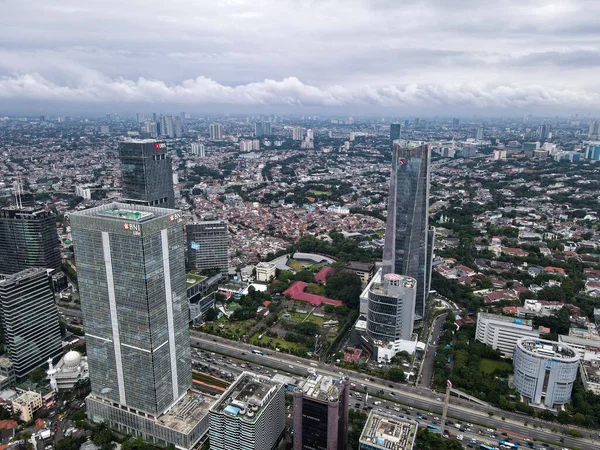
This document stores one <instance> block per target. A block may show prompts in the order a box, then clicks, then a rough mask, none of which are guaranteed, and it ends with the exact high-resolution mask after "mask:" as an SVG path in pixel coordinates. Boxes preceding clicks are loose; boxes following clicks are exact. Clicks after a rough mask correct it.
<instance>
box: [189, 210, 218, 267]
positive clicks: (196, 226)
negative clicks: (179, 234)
mask: <svg viewBox="0 0 600 450" xmlns="http://www.w3.org/2000/svg"><path fill="white" fill-rule="evenodd" d="M185 233H186V236H187V244H188V246H187V251H188V268H189V269H190V270H196V271H202V270H204V269H219V270H220V271H221V272H222V273H225V274H226V273H227V270H228V268H229V259H228V255H227V249H228V244H227V223H225V222H223V221H220V220H215V221H207V222H196V223H189V224H187V225H186V227H185Z"/></svg>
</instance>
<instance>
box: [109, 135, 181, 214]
mask: <svg viewBox="0 0 600 450" xmlns="http://www.w3.org/2000/svg"><path fill="white" fill-rule="evenodd" d="M119 154H120V157H121V186H122V187H123V198H125V199H126V200H127V201H129V202H131V203H139V204H143V205H149V206H160V207H164V208H173V207H174V206H175V193H174V191H173V168H172V166H171V157H170V156H169V154H168V151H167V144H166V143H165V142H164V141H156V140H153V139H143V140H128V141H122V142H120V143H119Z"/></svg>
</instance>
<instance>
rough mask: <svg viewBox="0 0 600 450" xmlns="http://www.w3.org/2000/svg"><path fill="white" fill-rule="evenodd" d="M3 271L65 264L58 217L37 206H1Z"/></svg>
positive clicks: (0, 272) (1, 259)
mask: <svg viewBox="0 0 600 450" xmlns="http://www.w3.org/2000/svg"><path fill="white" fill-rule="evenodd" d="M0 248H1V249H2V258H0V274H13V273H17V272H20V271H21V270H25V269H30V268H34V267H43V268H45V269H58V268H60V265H61V262H62V261H61V256H60V240H59V239H58V233H57V231H56V216H55V215H54V214H52V213H50V212H48V211H44V210H39V209H37V210H36V209H34V208H15V207H10V208H2V209H0Z"/></svg>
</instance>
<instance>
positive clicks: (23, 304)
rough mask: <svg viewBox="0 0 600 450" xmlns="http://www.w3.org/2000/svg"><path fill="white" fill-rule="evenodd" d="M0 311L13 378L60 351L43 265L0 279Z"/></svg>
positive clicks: (51, 298)
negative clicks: (40, 267)
mask: <svg viewBox="0 0 600 450" xmlns="http://www.w3.org/2000/svg"><path fill="white" fill-rule="evenodd" d="M0 314H1V316H2V334H3V336H4V342H5V344H6V351H7V353H8V357H9V359H10V361H11V362H12V365H13V368H14V371H15V376H16V377H17V378H23V377H25V376H26V375H27V374H28V373H29V372H31V371H32V370H33V369H35V368H37V367H40V366H43V365H44V364H46V362H47V361H48V359H52V358H56V357H57V356H59V355H61V354H62V338H61V334H60V326H59V325H58V310H57V308H56V304H55V302H54V294H53V293H52V289H51V288H50V281H49V279H48V274H47V272H46V271H45V270H44V269H27V270H23V271H21V272H18V273H16V274H13V275H10V276H9V277H7V278H6V279H5V280H2V281H0Z"/></svg>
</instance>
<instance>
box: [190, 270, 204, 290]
mask: <svg viewBox="0 0 600 450" xmlns="http://www.w3.org/2000/svg"><path fill="white" fill-rule="evenodd" d="M202 280H206V277H205V276H203V275H198V274H195V273H192V272H190V273H188V274H186V275H185V284H186V287H190V286H192V285H194V284H196V283H198V282H200V281H202Z"/></svg>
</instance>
